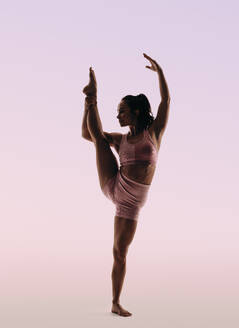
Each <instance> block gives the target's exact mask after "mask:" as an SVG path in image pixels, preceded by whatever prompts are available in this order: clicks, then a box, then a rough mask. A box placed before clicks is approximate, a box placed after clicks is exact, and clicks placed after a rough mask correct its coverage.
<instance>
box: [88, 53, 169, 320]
mask: <svg viewBox="0 0 239 328" xmlns="http://www.w3.org/2000/svg"><path fill="white" fill-rule="evenodd" d="M143 56H144V57H145V58H146V59H147V60H149V62H150V64H151V66H146V68H148V69H150V70H151V71H153V72H156V73H157V75H158V78H159V89H160V94H161V102H160V104H159V107H158V112H157V116H156V118H154V116H153V114H152V111H151V106H150V103H149V100H148V98H147V97H146V96H145V95H144V94H142V93H141V94H139V95H137V96H133V95H127V96H125V97H123V98H122V99H121V101H120V103H119V105H118V108H117V119H118V120H119V124H120V126H122V127H123V126H129V132H128V133H127V134H121V133H116V132H115V133H108V132H105V131H103V128H102V124H101V120H100V116H99V112H98V108H97V82H96V76H95V72H94V70H93V69H92V67H90V69H89V78H90V81H89V84H88V85H87V86H85V87H84V89H83V93H84V94H85V95H86V97H85V111H84V116H83V123H82V137H83V138H85V139H87V140H89V141H92V142H93V143H94V145H95V150H96V166H97V171H98V176H99V183H100V188H101V190H102V192H103V194H104V195H105V196H106V197H107V198H108V199H110V200H111V201H112V202H113V203H114V204H115V208H116V212H115V217H114V243H113V258H114V263H113V269H112V274H111V279H112V292H113V299H112V308H111V312H112V313H116V314H118V315H120V316H130V315H132V313H130V312H129V311H127V310H125V309H124V308H123V307H122V306H121V304H120V293H121V290H122V286H123V281H124V277H125V273H126V255H127V253H128V248H129V245H130V243H131V242H132V240H133V238H134V234H135V231H136V227H137V221H138V218H139V212H140V209H141V208H142V207H143V206H144V204H145V202H146V200H147V195H148V191H149V187H150V184H151V182H152V179H153V176H154V172H155V168H156V163H157V158H158V151H159V148H160V144H161V140H162V136H163V134H164V131H165V128H166V125H167V121H168V113H169V106H170V95H169V91H168V86H167V83H166V80H165V77H164V74H163V71H162V68H161V67H160V66H159V64H158V63H157V62H156V61H155V60H153V59H152V58H151V57H149V56H148V55H146V54H145V53H144V54H143ZM110 147H114V149H115V150H116V152H117V153H118V155H119V160H120V168H119V167H118V162H117V160H116V158H115V155H114V154H113V152H112V150H111V148H110Z"/></svg>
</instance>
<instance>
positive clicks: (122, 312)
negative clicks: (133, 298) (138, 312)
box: [111, 303, 132, 317]
mask: <svg viewBox="0 0 239 328" xmlns="http://www.w3.org/2000/svg"><path fill="white" fill-rule="evenodd" d="M111 312H112V313H116V314H118V315H120V316H123V317H129V316H130V315H132V313H130V312H129V311H127V310H125V309H123V308H122V306H121V305H120V304H119V303H113V304H112V309H111Z"/></svg>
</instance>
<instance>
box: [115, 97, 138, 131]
mask: <svg viewBox="0 0 239 328" xmlns="http://www.w3.org/2000/svg"><path fill="white" fill-rule="evenodd" d="M117 119H118V120H119V123H120V125H121V126H127V125H136V117H135V116H134V115H133V114H132V113H131V109H130V108H129V106H128V105H127V104H126V102H125V101H124V100H121V102H120V103H119V105H118V115H117Z"/></svg>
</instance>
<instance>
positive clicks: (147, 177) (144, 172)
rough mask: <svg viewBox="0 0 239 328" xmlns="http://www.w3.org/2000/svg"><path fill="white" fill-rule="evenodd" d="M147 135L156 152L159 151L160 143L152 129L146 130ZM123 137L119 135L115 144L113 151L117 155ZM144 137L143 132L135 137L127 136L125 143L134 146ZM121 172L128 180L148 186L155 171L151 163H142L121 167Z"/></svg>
mask: <svg viewBox="0 0 239 328" xmlns="http://www.w3.org/2000/svg"><path fill="white" fill-rule="evenodd" d="M148 132H149V135H150V137H151V140H152V141H153V144H154V146H155V148H156V149H157V151H158V150H159V147H160V142H159V141H158V140H157V138H156V136H155V133H154V130H153V129H152V128H149V129H148ZM122 137H123V135H120V137H119V140H118V142H117V143H116V144H115V149H116V151H117V153H118V154H119V149H120V143H121V140H122ZM143 137H144V134H143V132H142V133H140V134H139V135H137V136H129V135H128V136H127V137H126V142H128V143H129V144H136V143H138V142H140V141H141V140H142V139H143ZM120 169H121V172H122V173H123V174H125V175H126V176H127V177H129V178H130V179H132V180H134V181H136V182H139V183H143V184H147V185H150V184H151V182H152V179H153V176H154V172H155V169H156V164H151V163H142V164H133V165H132V164H131V165H127V164H126V165H122V166H121V167H120Z"/></svg>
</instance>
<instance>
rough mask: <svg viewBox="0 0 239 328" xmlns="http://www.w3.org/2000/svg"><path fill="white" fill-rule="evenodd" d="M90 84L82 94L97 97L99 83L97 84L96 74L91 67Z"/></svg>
mask: <svg viewBox="0 0 239 328" xmlns="http://www.w3.org/2000/svg"><path fill="white" fill-rule="evenodd" d="M89 76H90V82H89V83H88V84H87V85H86V86H85V87H84V89H83V90H82V92H83V93H84V94H85V95H87V96H91V95H92V96H93V95H96V92H97V82H96V77H95V72H94V71H93V69H92V68H91V67H90V73H89Z"/></svg>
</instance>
